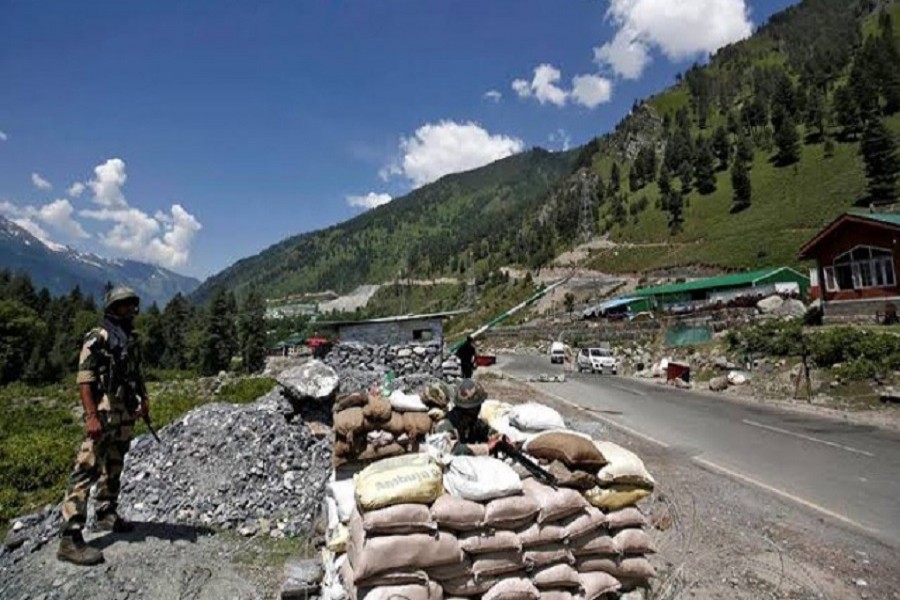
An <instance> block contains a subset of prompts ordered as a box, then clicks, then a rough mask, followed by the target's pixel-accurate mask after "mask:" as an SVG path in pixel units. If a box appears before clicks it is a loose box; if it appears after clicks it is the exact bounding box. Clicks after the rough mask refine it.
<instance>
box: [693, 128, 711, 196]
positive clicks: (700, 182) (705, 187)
mask: <svg viewBox="0 0 900 600" xmlns="http://www.w3.org/2000/svg"><path fill="white" fill-rule="evenodd" d="M714 163H715V157H714V156H713V152H712V148H711V147H710V144H709V141H707V140H706V139H705V138H700V141H699V142H697V152H696V155H695V158H694V178H695V179H696V182H697V191H698V192H700V193H701V194H711V193H713V192H714V191H716V172H715V164H714Z"/></svg>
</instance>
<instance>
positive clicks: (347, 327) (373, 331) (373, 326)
mask: <svg viewBox="0 0 900 600" xmlns="http://www.w3.org/2000/svg"><path fill="white" fill-rule="evenodd" d="M466 312H468V311H464V310H458V311H451V312H441V313H432V314H425V315H401V316H395V317H384V318H381V319H369V320H366V321H332V322H319V323H317V324H316V325H317V327H320V328H322V329H333V330H335V331H336V333H337V338H338V339H339V340H340V341H341V342H360V343H363V344H372V345H384V344H388V345H395V346H397V345H403V344H436V345H438V346H443V343H444V326H443V322H444V321H445V320H446V319H448V318H450V317H453V316H456V315H461V314H464V313H466Z"/></svg>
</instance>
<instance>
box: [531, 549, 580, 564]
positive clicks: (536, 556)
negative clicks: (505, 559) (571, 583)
mask: <svg viewBox="0 0 900 600" xmlns="http://www.w3.org/2000/svg"><path fill="white" fill-rule="evenodd" d="M522 555H523V557H524V559H525V562H526V563H527V564H528V565H529V566H530V567H533V568H540V567H548V566H550V565H555V564H567V565H573V564H575V557H574V556H572V553H571V552H569V550H568V548H566V547H565V546H558V545H548V546H536V547H534V548H529V549H528V550H526V551H524V552H523V553H522Z"/></svg>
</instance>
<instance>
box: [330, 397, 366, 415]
mask: <svg viewBox="0 0 900 600" xmlns="http://www.w3.org/2000/svg"><path fill="white" fill-rule="evenodd" d="M365 405H366V395H365V394H364V393H363V392H341V393H340V394H338V395H337V397H336V398H335V399H334V405H333V406H332V407H331V412H332V413H338V412H341V411H342V410H346V409H348V408H353V407H354V406H359V407H362V406H365Z"/></svg>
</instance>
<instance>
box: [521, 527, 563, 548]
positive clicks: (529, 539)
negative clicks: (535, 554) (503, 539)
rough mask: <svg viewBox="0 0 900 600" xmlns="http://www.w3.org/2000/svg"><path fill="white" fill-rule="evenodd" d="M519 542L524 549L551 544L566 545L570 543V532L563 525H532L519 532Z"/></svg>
mask: <svg viewBox="0 0 900 600" xmlns="http://www.w3.org/2000/svg"><path fill="white" fill-rule="evenodd" d="M518 535H519V542H520V543H521V544H522V547H523V548H526V549H528V548H533V547H534V546H546V545H549V544H559V545H562V544H565V543H566V542H567V541H568V532H567V531H566V528H565V527H564V526H561V525H553V524H550V523H546V524H544V525H539V524H538V523H532V524H531V525H530V526H528V527H526V528H525V529H522V530H520V531H519V532H518Z"/></svg>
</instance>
